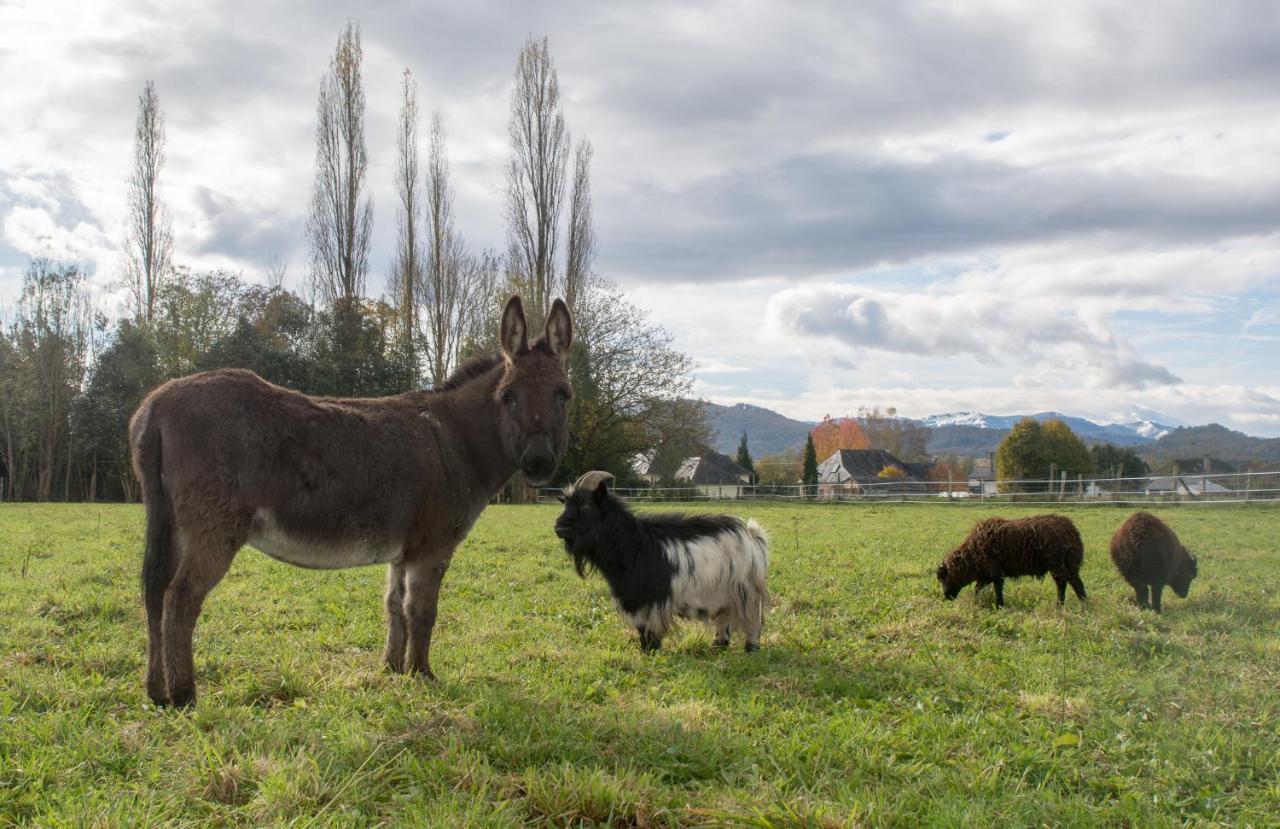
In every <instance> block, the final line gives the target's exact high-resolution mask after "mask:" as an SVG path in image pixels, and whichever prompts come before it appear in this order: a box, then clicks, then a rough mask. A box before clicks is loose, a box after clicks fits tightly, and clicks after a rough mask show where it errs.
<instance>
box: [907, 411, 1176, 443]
mask: <svg viewBox="0 0 1280 829" xmlns="http://www.w3.org/2000/svg"><path fill="white" fill-rule="evenodd" d="M1024 417H1031V418H1034V419H1036V420H1038V421H1040V422H1042V423H1043V422H1044V421H1046V420H1061V421H1064V422H1065V423H1066V424H1067V425H1068V426H1070V427H1071V430H1072V431H1074V432H1075V433H1076V434H1078V435H1080V436H1081V437H1082V438H1085V439H1086V440H1090V441H1110V442H1112V443H1122V444H1135V443H1148V442H1152V441H1156V440H1159V439H1160V438H1162V437H1164V436H1165V435H1167V434H1168V433H1169V432H1170V431H1172V429H1173V427H1171V426H1166V425H1164V424H1163V423H1156V422H1155V421H1151V420H1137V421H1129V422H1124V423H1095V422H1094V421H1092V420H1087V419H1085V418H1083V417H1072V416H1071V415H1064V414H1062V413H1061V412H1038V413H1036V414H1033V415H989V414H984V413H982V412H947V413H945V414H936V415H929V416H928V417H923V418H920V420H918V421H917V422H918V423H919V424H920V425H921V426H926V427H928V428H930V429H941V428H944V427H947V426H970V427H974V428H978V429H1012V428H1013V426H1014V424H1016V423H1017V422H1018V421H1019V420H1022V419H1023V418H1024Z"/></svg>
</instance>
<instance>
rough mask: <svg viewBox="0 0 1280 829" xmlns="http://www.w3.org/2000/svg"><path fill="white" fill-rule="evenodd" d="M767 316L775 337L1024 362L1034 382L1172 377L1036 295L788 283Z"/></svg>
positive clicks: (1134, 383)
mask: <svg viewBox="0 0 1280 829" xmlns="http://www.w3.org/2000/svg"><path fill="white" fill-rule="evenodd" d="M767 316H768V319H769V321H770V324H771V326H772V327H773V328H774V330H775V331H778V332H781V333H782V334H783V335H784V336H786V335H793V336H799V337H808V338H818V337H821V338H829V339H833V340H836V341H838V342H841V343H844V344H845V345H848V346H851V347H853V348H854V349H855V350H856V351H879V352H888V353H897V354H911V355H923V356H928V357H932V358H935V359H938V360H942V361H952V360H956V359H957V358H960V357H964V356H969V357H973V358H976V359H978V360H980V361H983V362H985V363H990V364H1010V363H1011V364H1014V365H1020V366H1027V365H1028V363H1029V364H1030V366H1029V367H1031V368H1033V372H1032V373H1030V374H1029V375H1027V377H1028V379H1029V380H1030V381H1031V382H1033V383H1035V384H1040V383H1044V382H1052V378H1056V377H1058V376H1059V375H1062V374H1068V375H1071V376H1075V377H1083V378H1085V380H1086V382H1087V383H1088V384H1089V385H1091V386H1095V387H1103V388H1131V389H1144V388H1147V387H1149V386H1153V385H1162V384H1170V383H1177V382H1179V379H1178V378H1177V377H1175V376H1174V375H1173V374H1172V373H1171V372H1170V371H1169V370H1168V369H1166V368H1164V367H1162V366H1159V365H1155V364H1154V363H1150V362H1146V361H1144V360H1142V359H1141V358H1139V357H1138V355H1137V353H1136V352H1135V351H1134V349H1133V347H1132V346H1131V345H1129V344H1128V343H1127V342H1125V341H1124V340H1122V339H1120V338H1118V337H1117V336H1116V335H1115V333H1114V332H1113V331H1111V330H1110V327H1109V326H1108V325H1107V324H1106V323H1105V322H1100V321H1097V320H1093V321H1087V320H1085V319H1083V318H1082V317H1081V316H1080V315H1079V314H1077V313H1074V312H1073V311H1071V310H1070V309H1063V308H1061V307H1057V306H1056V304H1054V303H1051V302H1045V301H1038V302H1037V301H1027V300H1022V301H1010V299H1008V298H1006V297H1002V296H999V295H996V294H972V293H953V292H947V291H945V290H940V289H935V290H931V291H925V292H917V293H888V292H872V291H868V290H866V289H864V288H860V287H852V286H847V285H817V286H809V287H804V288H789V289H786V290H783V291H780V292H778V293H777V294H775V295H774V296H773V298H772V299H770V301H769V306H768V311H767Z"/></svg>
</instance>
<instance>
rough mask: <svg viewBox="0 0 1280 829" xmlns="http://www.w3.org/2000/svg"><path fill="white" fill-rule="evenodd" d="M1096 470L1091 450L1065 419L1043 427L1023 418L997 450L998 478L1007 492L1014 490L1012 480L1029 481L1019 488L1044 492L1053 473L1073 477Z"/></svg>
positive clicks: (1047, 423) (1052, 421)
mask: <svg viewBox="0 0 1280 829" xmlns="http://www.w3.org/2000/svg"><path fill="white" fill-rule="evenodd" d="M1092 471H1093V459H1092V457H1090V455H1089V450H1088V448H1087V447H1086V446H1085V445H1084V442H1083V441H1082V440H1080V438H1079V437H1077V436H1076V434H1075V433H1074V432H1072V431H1071V427H1070V426H1068V425H1067V424H1066V423H1064V422H1062V421H1061V420H1056V419H1055V420H1049V421H1046V422H1044V423H1043V424H1042V423H1040V422H1039V421H1037V420H1035V419H1033V418H1029V417H1028V418H1023V419H1022V420H1020V421H1018V422H1017V423H1015V424H1014V426H1013V428H1012V429H1011V430H1009V434H1008V435H1006V436H1005V438H1004V440H1002V441H1000V446H999V447H998V448H997V449H996V479H997V480H998V481H1000V482H1001V489H1004V490H1007V489H1009V488H1010V486H1011V484H1010V482H1012V481H1029V482H1030V483H1024V484H1019V485H1018V486H1019V487H1020V488H1021V489H1023V490H1025V491H1030V492H1043V491H1045V490H1046V489H1048V488H1049V477H1050V474H1051V473H1053V472H1058V473H1062V472H1065V473H1067V475H1069V476H1072V475H1076V474H1088V473H1091V472H1092ZM1039 481H1044V482H1045V483H1039Z"/></svg>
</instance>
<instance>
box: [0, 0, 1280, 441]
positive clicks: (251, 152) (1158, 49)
mask: <svg viewBox="0 0 1280 829" xmlns="http://www.w3.org/2000/svg"><path fill="white" fill-rule="evenodd" d="M349 17H355V18H356V19H357V20H358V22H359V24H360V26H361V30H362V34H363V40H364V49H365V66H364V77H365V92H366V96H367V100H368V111H367V137H368V149H369V156H370V172H369V185H370V188H369V192H370V195H371V197H372V200H373V205H374V239H373V251H372V255H371V274H370V287H371V288H372V289H374V291H375V292H376V291H377V290H378V289H380V287H381V284H382V281H383V279H384V278H385V275H386V273H387V271H388V270H389V266H390V261H391V256H392V248H393V245H394V238H395V232H394V215H395V199H394V174H393V163H394V151H395V138H394V125H395V120H396V116H397V107H398V92H399V84H400V81H401V77H402V73H403V71H404V69H406V68H408V69H410V70H412V72H413V73H414V75H415V77H416V79H417V82H418V91H419V101H420V106H421V108H422V109H423V110H425V111H431V110H438V111H439V112H440V113H441V115H442V117H443V119H444V122H445V126H446V131H447V134H448V141H449V152H450V157H451V162H452V165H453V173H454V181H453V183H454V187H455V188H456V191H457V200H456V212H457V223H458V229H459V230H460V231H461V232H462V234H463V235H464V236H465V238H466V240H467V242H468V244H469V245H470V246H471V247H472V248H474V249H482V248H490V247H492V248H498V249H501V248H503V247H505V244H504V238H505V230H504V223H503V209H504V192H503V186H504V185H503V181H504V179H503V167H504V164H505V162H506V160H507V157H508V154H509V152H510V150H509V144H508V140H507V130H506V124H507V118H508V113H509V96H510V90H511V85H512V75H513V71H514V65H515V59H516V56H517V54H518V52H519V50H520V48H521V46H522V45H523V43H524V42H525V39H526V38H527V37H529V36H530V35H537V36H542V35H546V36H547V37H548V38H549V40H550V46H551V52H552V55H553V57H554V59H555V61H556V65H557V68H558V71H559V79H560V86H561V90H562V94H563V96H564V113H565V118H566V121H567V123H568V127H569V129H570V131H571V133H572V134H573V136H574V137H575V138H587V139H588V140H590V141H591V143H592V145H593V147H594V149H595V162H594V167H593V175H592V186H593V195H594V200H595V205H594V206H595V216H596V221H597V225H598V235H599V256H598V261H597V270H598V272H599V274H600V275H601V276H603V277H605V278H607V279H609V280H611V281H613V282H614V283H616V284H617V285H618V286H620V287H621V288H622V289H623V290H625V291H626V292H627V293H628V294H629V295H630V296H631V297H632V298H633V299H634V300H635V301H637V302H638V303H639V304H640V305H641V306H643V307H644V308H646V309H648V311H649V312H650V318H651V320H652V321H653V322H654V323H656V324H658V325H661V326H663V327H664V328H666V329H667V330H668V331H669V332H670V333H671V334H672V335H673V336H674V338H675V344H676V346H677V347H679V348H681V349H682V350H684V351H686V352H687V353H689V354H691V355H692V356H693V357H694V358H695V360H696V363H697V374H696V386H695V391H696V392H697V393H698V394H699V395H701V396H703V397H705V398H707V399H709V400H714V401H716V402H721V403H736V402H749V403H753V404H757V405H761V406H767V407H769V408H772V409H775V410H777V411H780V412H782V413H784V414H787V415H790V416H792V417H797V418H801V419H806V420H816V419H818V418H820V417H821V416H822V415H823V414H832V415H835V416H839V415H843V414H850V413H853V412H856V411H857V409H858V408H860V407H863V406H867V407H872V406H880V407H882V408H883V407H890V406H892V407H895V408H896V409H897V410H898V411H899V412H900V413H901V414H904V415H909V416H924V415H928V414H933V413H939V412H949V411H961V410H970V411H982V412H987V413H991V414H1014V413H1030V412H1038V411H1045V410H1056V411H1063V412H1067V413H1069V414H1075V415H1080V416H1085V417H1090V418H1092V419H1095V420H1099V421H1130V420H1143V419H1152V420H1156V421H1158V422H1161V423H1165V424H1169V425H1184V424H1186V425H1190V424H1199V423H1206V422H1211V421H1212V422H1219V423H1222V424H1224V425H1226V426H1229V427H1231V428H1234V429H1239V430H1242V431H1245V432H1247V433H1249V434H1256V435H1266V436H1276V435H1280V99H1277V97H1276V94H1275V90H1276V89H1277V88H1280V49H1277V48H1276V46H1275V44H1276V43H1280V4H1277V3H1274V2H1231V0H1212V2H1177V0H1162V1H1161V2H1125V3H1112V2H1107V3H1101V2H1099V3H1091V2H1067V3H1052V4H1030V3H1023V2H1013V0H973V1H972V2H969V1H966V2H901V0H883V2H862V3H857V4H853V3H844V2H834V3H829V4H824V3H817V2H815V3H806V4H793V3H782V2H775V3H761V2H740V3H737V2H735V3H687V4H686V3H667V2H660V1H659V2H646V3H634V4H602V3H591V2H583V3H574V2H559V3H535V2H510V3H496V2H491V3H485V2H480V3H462V2H452V3H424V2H381V3H376V4H352V3H340V2H309V3H263V2H261V0H255V2H242V1H241V0H228V1H227V2H219V3H196V2H187V1H185V0H173V1H167V2H164V3H151V2H138V1H137V0H124V1H122V2H105V1H104V2H95V3H74V2H64V1H63V0H0V32H4V36H3V37H2V38H0V79H3V82H0V116H2V117H0V304H3V303H5V302H8V303H9V304H11V303H12V301H13V299H14V297H15V295H16V293H17V288H18V285H19V282H20V278H21V273H22V271H23V269H24V267H25V265H26V263H27V262H28V261H29V260H30V258H31V257H32V256H40V255H44V256H53V257H58V258H64V259H74V260H77V261H80V262H82V263H84V264H85V266H86V267H87V268H89V269H90V270H91V271H92V273H93V280H94V283H95V285H96V287H97V289H98V290H99V292H100V297H101V301H102V302H103V303H107V304H109V303H110V302H111V301H112V300H111V296H112V292H113V290H114V289H113V286H114V285H115V284H116V281H117V280H118V278H119V273H120V269H121V264H122V260H123V257H122V254H121V248H122V243H123V240H124V234H125V231H124V214H125V206H126V198H127V193H126V182H127V179H128V173H129V166H130V163H131V158H132V140H133V126H134V118H135V114H136V107H137V97H138V94H139V93H140V92H141V90H142V87H143V84H144V83H145V82H146V80H147V79H151V80H153V81H154V82H155V84H156V87H157V91H158V93H159V96H160V102H161V106H162V109H163V112H164V115H165V119H166V123H167V137H168V144H167V151H168V162H167V165H166V167H165V169H164V173H163V179H162V193H163V196H164V198H165V200H166V201H167V203H168V204H169V206H170V211H171V213H172V216H173V226H174V234H175V261H176V262H177V263H179V264H182V265H187V266H190V267H192V268H194V269H197V270H198V269H205V268H229V269H232V270H236V271H240V272H242V273H243V274H244V275H245V276H246V278H249V279H255V280H261V279H264V278H265V277H264V273H265V271H266V270H267V268H268V267H269V266H270V265H271V264H272V263H273V262H276V261H279V262H283V263H286V264H287V265H288V277H287V283H291V284H293V285H298V284H300V283H301V282H303V281H304V280H305V279H306V274H307V266H306V251H305V248H304V240H303V226H304V222H305V217H306V207H307V202H308V198H309V194H310V188H311V182H312V177H313V173H314V156H313V153H314V143H313V130H314V126H315V102H316V94H317V92H318V90H319V85H320V78H321V75H322V74H323V72H324V70H325V67H326V65H327V62H328V59H329V56H330V55H331V54H332V51H333V47H334V44H335V42H336V39H337V37H338V34H339V32H340V31H341V30H342V28H343V26H344V25H345V23H346V21H347V19H348V18H349Z"/></svg>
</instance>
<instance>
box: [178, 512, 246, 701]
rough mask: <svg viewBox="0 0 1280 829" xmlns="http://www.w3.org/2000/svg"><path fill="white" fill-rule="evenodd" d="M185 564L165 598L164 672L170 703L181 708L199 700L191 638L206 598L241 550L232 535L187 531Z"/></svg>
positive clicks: (183, 536)
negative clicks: (197, 698)
mask: <svg viewBox="0 0 1280 829" xmlns="http://www.w3.org/2000/svg"><path fill="white" fill-rule="evenodd" d="M180 544H181V546H180V549H181V556H182V558H181V561H180V563H179V564H178V571H177V572H176V573H174V576H173V581H171V582H170V583H169V589H168V590H166V591H165V594H164V621H163V636H164V672H165V680H166V682H167V683H168V686H169V703H170V704H171V705H176V706H179V707H186V706H188V705H191V704H193V703H194V702H195V700H196V685H195V665H194V662H193V660H192V655H191V635H192V633H194V631H195V628H196V619H198V618H199V617H200V608H201V606H202V605H203V604H204V597H205V596H207V595H209V591H210V590H212V589H213V587H214V585H216V584H217V583H218V582H220V581H222V577H223V576H225V575H226V574H227V568H228V567H230V566H231V560H232V559H233V558H235V556H236V552H237V551H239V549H240V543H238V542H236V541H234V540H233V539H232V538H231V537H230V535H229V534H226V533H218V532H216V531H215V532H195V531H187V532H183V533H182V534H181V538H180Z"/></svg>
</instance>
